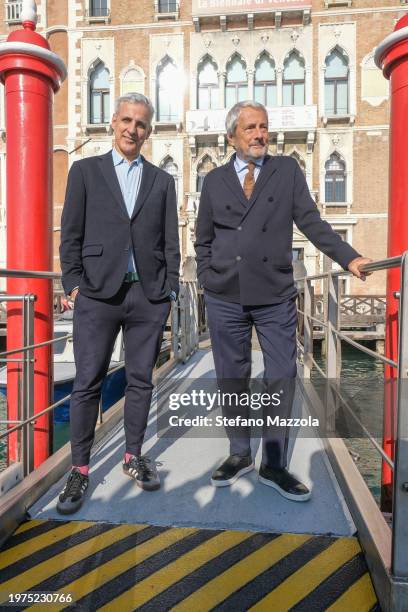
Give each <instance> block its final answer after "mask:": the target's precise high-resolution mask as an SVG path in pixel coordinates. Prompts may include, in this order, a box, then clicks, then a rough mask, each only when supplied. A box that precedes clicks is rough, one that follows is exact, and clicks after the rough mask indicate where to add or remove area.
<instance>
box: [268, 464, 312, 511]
mask: <svg viewBox="0 0 408 612" xmlns="http://www.w3.org/2000/svg"><path fill="white" fill-rule="evenodd" d="M259 482H262V484H265V485H267V486H268V487H273V488H274V489H276V490H277V491H278V492H279V493H280V494H281V495H283V497H286V499H291V500H292V501H299V502H303V501H307V500H308V499H310V496H311V495H312V493H311V491H309V489H308V488H307V486H306V485H304V484H303V483H302V482H300V481H299V480H298V479H297V478H295V477H294V476H293V475H292V474H291V473H290V472H288V470H287V469H286V468H270V467H268V466H266V465H263V464H262V465H261V467H260V469H259Z"/></svg>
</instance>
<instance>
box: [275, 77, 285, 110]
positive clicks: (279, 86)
mask: <svg viewBox="0 0 408 612" xmlns="http://www.w3.org/2000/svg"><path fill="white" fill-rule="evenodd" d="M282 81H283V69H282V68H277V69H276V103H277V105H278V106H282V99H283V95H282Z"/></svg>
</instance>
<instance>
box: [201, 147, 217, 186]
mask: <svg viewBox="0 0 408 612" xmlns="http://www.w3.org/2000/svg"><path fill="white" fill-rule="evenodd" d="M214 168H216V165H215V164H214V162H213V161H212V159H211V157H210V156H209V155H206V156H205V157H203V159H202V160H201V162H200V163H199V164H198V167H197V191H198V193H201V190H202V188H203V182H204V178H205V177H206V176H207V174H208V173H209V172H210V171H211V170H213V169H214Z"/></svg>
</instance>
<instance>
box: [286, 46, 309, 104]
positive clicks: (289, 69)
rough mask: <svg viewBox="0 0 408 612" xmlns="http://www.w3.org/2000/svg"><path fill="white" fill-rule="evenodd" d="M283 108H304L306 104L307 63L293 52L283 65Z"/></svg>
mask: <svg viewBox="0 0 408 612" xmlns="http://www.w3.org/2000/svg"><path fill="white" fill-rule="evenodd" d="M282 93H283V106H303V105H304V103H305V62H304V60H303V59H302V58H301V57H300V55H299V54H298V53H296V51H292V53H291V54H290V55H289V57H287V58H286V60H285V63H284V65H283V92H282Z"/></svg>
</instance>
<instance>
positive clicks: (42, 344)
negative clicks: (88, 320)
mask: <svg viewBox="0 0 408 612" xmlns="http://www.w3.org/2000/svg"><path fill="white" fill-rule="evenodd" d="M69 338H72V334H67V335H66V336H61V337H60V338H52V339H51V340H45V342H38V343H37V344H30V345H29V346H23V347H22V348H18V349H13V350H12V351H4V352H3V353H0V357H5V356H6V355H14V354H15V353H24V352H25V351H31V350H32V349H36V348H40V347H42V346H47V345H48V344H55V343H57V342H61V340H68V339H69Z"/></svg>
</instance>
